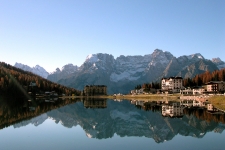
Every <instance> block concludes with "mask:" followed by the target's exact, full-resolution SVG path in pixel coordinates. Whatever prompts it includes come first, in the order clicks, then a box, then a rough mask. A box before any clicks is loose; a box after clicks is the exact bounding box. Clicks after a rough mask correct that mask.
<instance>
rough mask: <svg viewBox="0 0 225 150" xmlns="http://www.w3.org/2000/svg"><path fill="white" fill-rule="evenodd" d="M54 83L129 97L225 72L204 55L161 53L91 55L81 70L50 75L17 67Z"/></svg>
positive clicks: (67, 67) (72, 68) (71, 67)
mask: <svg viewBox="0 0 225 150" xmlns="http://www.w3.org/2000/svg"><path fill="white" fill-rule="evenodd" d="M15 66H16V67H18V68H21V69H23V70H26V71H31V72H33V73H35V74H38V75H40V76H42V77H44V78H47V79H48V80H50V81H53V82H57V83H60V84H63V85H65V86H69V87H73V88H76V89H78V90H83V88H84V86H85V85H106V86H107V87H108V89H107V90H108V93H109V94H113V93H128V92H129V91H130V90H131V89H133V88H134V87H135V86H136V85H137V84H143V83H150V82H154V81H160V79H161V78H162V77H170V76H181V77H183V78H188V77H189V78H192V77H194V76H195V75H196V74H201V73H203V72H205V71H214V70H218V69H222V68H225V62H224V61H222V60H221V59H220V58H213V59H212V60H208V59H205V58H204V57H203V56H202V55H201V54H200V53H196V54H192V55H184V56H180V57H175V56H174V55H172V54H171V53H170V52H167V51H162V50H159V49H156V50H154V52H153V53H152V54H148V55H144V56H123V55H121V56H119V57H117V58H114V56H112V55H110V54H102V53H98V54H91V55H88V56H87V58H86V60H85V61H84V63H83V64H82V65H81V66H80V67H79V66H76V65H73V64H67V65H65V66H64V67H63V68H62V69H59V68H57V69H56V70H55V71H54V72H52V73H48V72H47V71H46V70H45V69H44V68H42V67H40V66H38V65H37V66H35V67H33V68H31V67H29V66H27V65H22V64H19V63H16V64H15Z"/></svg>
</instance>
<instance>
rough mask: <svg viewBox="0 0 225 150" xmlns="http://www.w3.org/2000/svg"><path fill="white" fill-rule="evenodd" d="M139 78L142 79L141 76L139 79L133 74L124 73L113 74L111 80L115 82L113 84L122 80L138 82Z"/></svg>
mask: <svg viewBox="0 0 225 150" xmlns="http://www.w3.org/2000/svg"><path fill="white" fill-rule="evenodd" d="M139 78H140V76H139V77H133V76H132V73H130V72H122V73H120V74H116V73H112V74H111V75H110V80H111V81H113V82H118V81H120V80H130V81H134V80H137V79H139Z"/></svg>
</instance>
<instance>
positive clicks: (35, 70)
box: [14, 63, 49, 79]
mask: <svg viewBox="0 0 225 150" xmlns="http://www.w3.org/2000/svg"><path fill="white" fill-rule="evenodd" d="M14 67H17V68H20V69H22V70H24V71H29V72H32V73H34V74H36V75H39V76H41V77H43V78H45V79H47V77H48V75H49V73H48V72H47V71H46V70H45V69H44V68H43V67H41V66H39V65H36V66H35V67H32V68H31V67H30V66H27V65H24V64H21V63H16V64H15V65H14Z"/></svg>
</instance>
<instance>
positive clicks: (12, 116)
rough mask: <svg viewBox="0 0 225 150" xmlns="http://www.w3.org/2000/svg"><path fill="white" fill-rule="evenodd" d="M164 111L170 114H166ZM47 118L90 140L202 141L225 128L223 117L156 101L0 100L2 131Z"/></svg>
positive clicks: (40, 121)
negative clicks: (187, 138) (76, 128)
mask: <svg viewBox="0 0 225 150" xmlns="http://www.w3.org/2000/svg"><path fill="white" fill-rule="evenodd" d="M173 105H174V106H173ZM172 106H173V107H175V108H176V109H177V110H178V108H179V111H177V112H176V111H174V110H173V112H172V111H171V109H169V107H171V108H172ZM162 108H163V109H162ZM164 108H165V109H164ZM166 109H168V110H169V111H168V112H169V113H170V112H171V114H173V115H167V114H166ZM48 118H52V119H53V120H54V121H55V123H59V122H60V123H61V124H62V125H63V126H64V127H67V128H72V127H74V126H77V125H79V126H81V127H82V128H83V130H84V131H85V133H86V135H87V137H89V138H96V139H106V138H111V137H113V136H114V134H115V133H116V134H117V135H118V136H120V137H124V136H127V137H130V136H135V137H147V138H152V139H154V140H155V142H157V143H160V142H163V141H168V140H171V139H173V138H174V137H175V136H176V135H178V134H180V135H183V136H192V137H197V138H202V137H203V136H204V135H205V134H206V133H207V132H219V133H222V132H223V130H224V129H225V115H224V114H211V113H209V112H208V111H207V110H206V109H199V108H189V109H188V108H183V107H182V108H181V106H180V105H177V104H176V103H175V104H173V103H171V106H169V105H167V104H158V103H156V102H141V101H135V102H134V101H130V100H122V101H121V100H119V101H115V100H106V99H89V100H81V99H64V100H62V99H55V100H52V101H51V100H49V101H46V100H43V99H42V100H41V99H40V100H31V101H27V100H15V99H14V100H9V99H7V100H2V99H1V101H0V128H1V129H3V128H4V127H7V126H10V125H13V126H14V128H19V127H22V126H26V125H28V124H34V125H35V126H38V125H40V124H42V123H43V122H44V121H45V120H47V119H48Z"/></svg>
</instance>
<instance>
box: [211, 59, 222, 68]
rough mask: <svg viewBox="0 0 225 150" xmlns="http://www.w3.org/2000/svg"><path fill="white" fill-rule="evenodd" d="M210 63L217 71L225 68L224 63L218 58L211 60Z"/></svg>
mask: <svg viewBox="0 0 225 150" xmlns="http://www.w3.org/2000/svg"><path fill="white" fill-rule="evenodd" d="M212 62H213V63H214V64H216V65H217V67H218V68H219V69H222V68H225V62H224V61H222V60H221V59H220V58H219V57H217V58H213V59H212Z"/></svg>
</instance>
